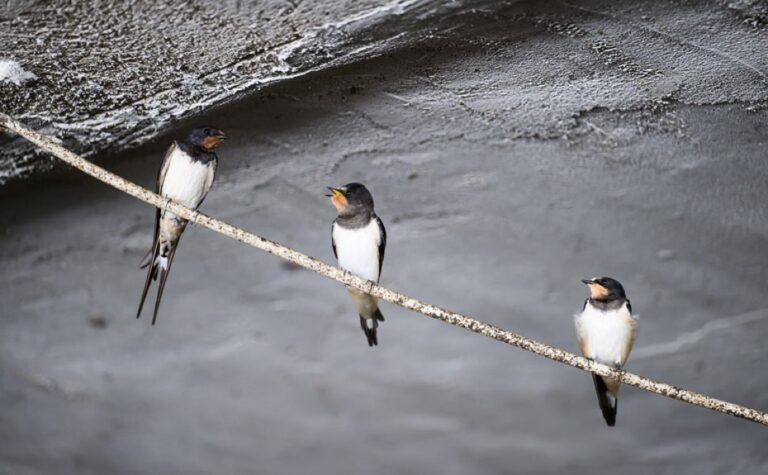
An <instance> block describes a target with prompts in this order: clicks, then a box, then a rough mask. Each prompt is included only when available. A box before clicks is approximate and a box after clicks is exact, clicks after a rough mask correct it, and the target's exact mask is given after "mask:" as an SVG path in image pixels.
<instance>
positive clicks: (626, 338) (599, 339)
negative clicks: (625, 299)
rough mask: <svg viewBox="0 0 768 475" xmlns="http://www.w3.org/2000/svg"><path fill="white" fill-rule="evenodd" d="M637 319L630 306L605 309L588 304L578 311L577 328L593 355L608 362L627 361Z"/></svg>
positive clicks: (590, 355) (595, 358)
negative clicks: (579, 312)
mask: <svg viewBox="0 0 768 475" xmlns="http://www.w3.org/2000/svg"><path fill="white" fill-rule="evenodd" d="M633 327H634V320H633V318H632V317H631V316H630V313H629V311H628V310H627V309H626V307H622V308H620V309H618V310H609V311H607V312H604V311H602V310H599V309H596V308H594V307H592V306H590V305H587V306H586V308H585V309H584V312H582V313H581V314H579V315H576V331H577V333H578V335H579V338H580V339H581V340H583V341H584V342H586V348H588V349H589V353H590V354H586V355H584V356H586V357H587V358H591V359H593V360H595V361H597V362H599V363H603V364H607V365H611V366H613V365H623V364H624V363H625V362H626V361H625V359H626V354H627V350H628V345H630V344H631V342H632V339H633V337H634V335H633V331H634V328H633Z"/></svg>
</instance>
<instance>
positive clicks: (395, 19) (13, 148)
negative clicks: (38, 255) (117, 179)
mask: <svg viewBox="0 0 768 475" xmlns="http://www.w3.org/2000/svg"><path fill="white" fill-rule="evenodd" d="M468 3H470V4H471V5H472V6H473V7H474V6H477V5H483V4H485V3H488V2H487V1H475V2H468ZM464 8H468V7H467V6H465V2H463V1H462V2H448V3H445V2H439V1H434V0H432V1H429V0H329V1H324V2H311V1H302V0H296V1H293V0H268V1H264V2H242V1H239V0H227V1H223V2H222V1H212V0H196V1H193V2H172V1H153V2H149V1H139V2H121V1H104V2H102V1H100V2H96V1H86V2H82V1H76V2H70V1H53V2H49V1H31V0H26V1H9V2H7V4H6V6H5V8H2V9H0V58H5V57H8V58H9V59H13V60H15V61H17V62H19V63H21V64H22V65H23V66H24V67H25V68H26V70H28V71H30V72H32V73H33V74H35V75H36V76H37V77H38V80H37V81H33V82H28V83H25V84H22V85H15V84H13V83H10V82H0V110H2V111H3V112H5V113H8V114H11V115H14V116H16V117H17V118H20V119H22V120H24V121H26V122H27V123H28V124H30V125H32V126H34V127H37V128H41V129H44V130H46V131H47V132H48V133H49V134H52V135H55V136H57V137H58V138H60V139H61V140H63V141H65V142H66V143H67V145H68V146H70V147H71V148H73V149H74V150H77V151H78V152H80V153H83V154H86V155H88V156H99V155H103V154H104V153H105V152H119V151H121V150H125V149H127V148H131V147H135V146H136V145H139V144H142V143H146V142H147V141H149V140H151V139H152V138H154V137H155V136H156V135H157V134H158V133H160V132H162V131H164V130H167V129H168V127H169V126H170V125H171V124H173V123H174V122H175V121H177V120H179V119H180V118H184V117H189V116H191V115H194V114H199V113H201V112H204V111H205V110H206V109H207V108H209V107H211V106H213V105H221V104H223V103H226V102H231V101H233V100H235V99H236V98H238V97H239V96H241V95H242V94H244V93H247V92H252V91H254V90H258V89H259V88H260V87H263V86H264V85H265V84H270V83H272V82H275V81H279V80H282V79H285V78H290V77H294V76H297V75H301V74H305V73H307V72H309V71H313V70H317V69H322V68H323V67H329V66H332V65H336V64H343V63H345V62H350V61H353V60H355V59H359V58H363V57H366V56H367V55H370V54H372V53H374V52H376V51H381V50H385V49H388V48H392V47H394V46H395V45H397V44H399V43H401V42H405V41H410V40H413V39H414V38H417V37H418V36H419V33H420V32H421V31H422V30H423V29H425V28H427V29H428V28H429V22H430V21H431V19H432V18H440V17H441V16H444V15H447V14H450V13H451V12H453V11H455V10H461V9H464ZM0 145H2V148H0V184H2V183H6V182H8V181H10V180H12V179H14V178H19V177H25V176H28V175H30V174H32V173H34V172H35V171H40V170H45V169H47V168H50V167H51V165H52V164H53V163H54V162H52V161H50V160H45V159H44V157H41V156H39V155H38V154H36V153H34V149H32V148H31V147H29V146H27V145H26V144H25V143H24V142H22V141H13V142H8V141H4V142H0Z"/></svg>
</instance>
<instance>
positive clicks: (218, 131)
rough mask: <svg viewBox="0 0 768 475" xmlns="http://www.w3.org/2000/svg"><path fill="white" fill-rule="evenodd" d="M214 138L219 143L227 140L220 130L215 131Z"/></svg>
mask: <svg viewBox="0 0 768 475" xmlns="http://www.w3.org/2000/svg"><path fill="white" fill-rule="evenodd" d="M216 138H217V139H219V142H223V141H225V140H227V138H228V137H227V134H225V133H224V132H222V131H221V130H217V131H216Z"/></svg>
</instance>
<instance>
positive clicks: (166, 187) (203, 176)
mask: <svg viewBox="0 0 768 475" xmlns="http://www.w3.org/2000/svg"><path fill="white" fill-rule="evenodd" d="M169 160H170V164H169V165H168V171H167V172H166V174H165V181H164V182H163V184H162V187H161V193H162V195H163V196H165V197H167V198H171V199H172V200H174V201H177V202H179V203H181V204H183V205H186V206H189V207H190V208H196V207H197V205H198V204H199V203H200V201H201V200H202V198H203V197H204V196H203V195H204V194H205V185H206V182H207V180H208V177H209V175H210V173H211V167H210V164H203V163H200V162H196V161H194V160H192V159H191V158H190V157H189V156H188V155H187V154H186V153H184V152H183V151H182V150H180V149H178V148H177V149H176V150H174V151H173V155H172V156H171V157H170V158H169Z"/></svg>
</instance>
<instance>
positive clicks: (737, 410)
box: [0, 113, 768, 426]
mask: <svg viewBox="0 0 768 475" xmlns="http://www.w3.org/2000/svg"><path fill="white" fill-rule="evenodd" d="M0 128H4V129H6V130H8V131H9V132H11V133H14V134H17V135H19V136H21V137H23V138H25V139H27V140H28V141H30V142H32V143H33V144H35V145H37V146H38V147H39V148H40V149H42V150H44V151H46V152H48V153H50V154H51V155H53V156H55V157H56V158H58V159H60V160H62V161H64V162H66V163H68V164H69V165H71V166H73V167H75V168H77V169H78V170H80V171H81V172H83V173H86V174H88V175H90V176H92V177H94V178H96V179H97V180H99V181H102V182H104V183H106V184H108V185H110V186H112V187H114V188H117V189H118V190H120V191H122V192H123V193H126V194H129V195H131V196H133V197H134V198H137V199H139V200H141V201H144V202H145V203H149V204H151V205H152V206H155V207H157V208H160V209H163V210H168V211H170V212H172V213H173V214H176V215H178V216H181V217H182V218H184V219H188V220H189V221H191V222H193V223H195V224H197V225H200V226H203V227H205V228H208V229H210V230H211V231H214V232H217V233H219V234H223V235H224V236H227V237H230V238H232V239H234V240H236V241H240V242H242V243H245V244H247V245H249V246H252V247H255V248H257V249H261V250H262V251H265V252H268V253H270V254H274V255H275V256H277V257H280V258H282V259H285V260H288V261H291V262H293V263H294V264H297V265H299V266H301V267H304V268H306V269H309V270H311V271H314V272H316V273H318V274H320V275H323V276H325V277H328V278H330V279H333V280H335V281H337V282H341V283H342V284H345V285H348V286H350V287H353V288H355V289H357V290H359V291H362V292H364V293H367V294H370V295H373V296H375V297H378V298H380V299H382V300H386V301H387V302H390V303H393V304H395V305H399V306H401V307H403V308H407V309H408V310H413V311H414V312H417V313H421V314H422V315H426V316H428V317H431V318H434V319H435V320H440V321H442V322H445V323H448V324H451V325H454V326H457V327H460V328H464V329H466V330H470V331H473V332H475V333H479V334H481V335H484V336H487V337H488V338H492V339H494V340H497V341H500V342H502V343H506V344H508V345H512V346H515V347H518V348H522V349H523V350H526V351H530V352H531V353H534V354H537V355H539V356H543V357H545V358H548V359H550V360H553V361H557V362H560V363H563V364H566V365H568V366H572V367H574V368H579V369H582V370H584V371H589V372H591V373H594V374H597V375H600V376H607V377H610V378H614V379H617V380H619V381H621V382H622V383H623V384H627V385H630V386H634V387H636V388H640V389H643V390H645V391H649V392H652V393H656V394H660V395H662V396H667V397H669V398H672V399H677V400H678V401H683V402H687V403H688V404H693V405H694V406H699V407H704V408H707V409H711V410H713V411H717V412H722V413H724V414H730V415H732V416H736V417H741V418H743V419H746V420H749V421H752V422H757V423H758V424H763V425H766V426H768V413H765V412H762V411H758V410H757V409H752V408H749V407H745V406H742V405H740V404H735V403H732V402H728V401H723V400H721V399H717V398H714V397H711V396H707V395H706V394H701V393H698V392H695V391H691V390H688V389H683V388H679V387H677V386H673V385H671V384H667V383H662V382H659V381H654V380H652V379H649V378H645V377H643V376H639V375H637V374H634V373H629V372H626V371H622V370H616V369H614V368H611V367H610V366H607V365H604V364H600V363H595V362H593V361H589V360H587V359H586V358H583V357H581V356H577V355H575V354H573V353H570V352H567V351H565V350H562V349H560V348H556V347H553V346H550V345H547V344H546V343H542V342H540V341H536V340H532V339H530V338H526V337H524V336H522V335H519V334H517V333H514V332H511V331H507V330H504V329H502V328H499V327H497V326H494V325H491V324H488V323H485V322H482V321H480V320H478V319H476V318H472V317H470V316H467V315H463V314H460V313H456V312H452V311H450V310H446V309H444V308H441V307H438V306H436V305H432V304H430V303H427V302H422V301H421V300H418V299H416V298H413V297H410V296H408V295H405V294H402V293H399V292H395V291H393V290H389V289H387V288H385V287H382V286H380V285H378V284H376V283H375V282H372V281H369V280H365V279H361V278H360V277H357V276H355V275H352V274H350V273H349V272H346V271H344V270H342V269H339V268H338V267H334V266H330V265H328V264H326V263H325V262H322V261H320V260H318V259H315V258H313V257H310V256H308V255H306V254H302V253H301V252H298V251H295V250H293V249H291V248H289V247H286V246H283V245H282V244H280V243H277V242H275V241H270V240H269V239H266V238H263V237H261V236H258V235H256V234H252V233H249V232H247V231H245V230H243V229H240V228H237V227H235V226H232V225H231V224H228V223H225V222H223V221H220V220H218V219H216V218H212V217H210V216H208V215H205V214H203V213H200V212H199V211H196V210H193V209H190V208H187V207H186V206H183V205H180V204H178V203H176V202H174V201H172V200H170V199H168V198H163V197H162V196H160V195H157V194H155V193H152V192H151V191H149V190H147V189H146V188H143V187H141V186H139V185H136V184H135V183H132V182H130V181H128V180H126V179H124V178H121V177H119V176H118V175H115V174H114V173H111V172H109V171H107V170H105V169H104V168H101V167H99V166H97V165H94V164H93V163H91V162H89V161H88V160H86V159H84V158H82V157H80V156H79V155H77V154H75V153H73V152H71V151H69V150H67V149H66V148H64V147H63V146H62V145H60V144H59V143H57V142H56V140H55V139H52V138H50V137H47V136H45V135H42V134H40V133H37V132H35V131H34V130H32V129H30V128H29V127H27V126H25V125H24V124H22V123H20V122H18V121H16V120H14V119H13V118H11V117H9V116H7V115H5V114H3V113H0Z"/></svg>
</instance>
